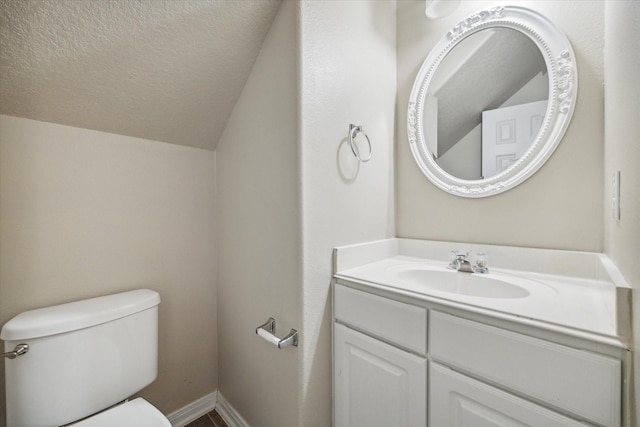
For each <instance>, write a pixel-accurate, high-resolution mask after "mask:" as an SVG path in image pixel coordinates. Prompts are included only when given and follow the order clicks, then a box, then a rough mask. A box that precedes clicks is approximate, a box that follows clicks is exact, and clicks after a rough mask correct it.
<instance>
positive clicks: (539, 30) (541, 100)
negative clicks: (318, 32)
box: [408, 7, 577, 197]
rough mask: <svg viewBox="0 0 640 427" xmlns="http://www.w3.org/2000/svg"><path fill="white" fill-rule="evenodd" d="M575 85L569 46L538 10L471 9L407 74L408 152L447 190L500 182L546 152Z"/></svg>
mask: <svg viewBox="0 0 640 427" xmlns="http://www.w3.org/2000/svg"><path fill="white" fill-rule="evenodd" d="M576 90H577V74H576V69H575V64H574V61H573V52H572V50H571V46H570V45H569V42H568V40H567V39H566V37H565V36H564V35H563V34H562V32H561V31H560V30H559V29H557V28H556V27H555V26H554V25H553V24H551V23H550V22H549V21H548V20H546V18H544V17H543V16H541V15H539V14H537V13H536V12H534V11H531V10H529V9H525V8H519V7H499V8H494V9H489V10H487V11H481V12H478V13H476V14H474V15H471V16H470V17H468V18H467V19H465V20H463V21H461V22H460V23H458V25H456V26H455V27H454V28H453V29H452V30H451V31H450V32H449V33H448V34H447V35H446V36H445V37H444V38H443V39H441V41H440V42H439V44H438V45H437V46H436V47H435V48H434V49H433V50H432V52H431V53H430V54H429V55H428V57H427V59H426V60H425V62H424V64H423V65H422V68H421V69H420V72H419V73H418V77H417V78H416V81H415V82H414V86H413V90H412V92H411V97H410V101H409V110H408V134H409V143H410V145H411V149H412V153H413V155H414V158H415V159H416V161H417V163H418V166H419V167H420V169H421V170H422V172H423V173H424V174H425V175H426V176H427V178H429V179H430V180H431V181H432V182H433V183H434V184H436V186H438V187H439V188H441V189H443V190H445V191H448V192H450V193H453V194H457V195H460V196H465V197H484V196H490V195H493V194H497V193H500V192H502V191H505V190H507V189H509V188H512V187H513V186H515V185H517V184H519V183H520V182H522V181H524V180H525V179H527V178H528V177H529V176H531V175H532V174H533V173H534V172H535V171H536V170H537V169H538V168H539V167H541V166H542V164H543V163H544V161H546V159H547V158H548V157H549V156H550V155H551V153H552V152H553V150H554V149H555V147H556V146H557V144H558V143H559V141H560V139H561V138H562V135H563V134H564V131H565V130H566V127H567V126H568V123H569V119H570V117H571V114H572V112H573V104H574V99H575V94H576Z"/></svg>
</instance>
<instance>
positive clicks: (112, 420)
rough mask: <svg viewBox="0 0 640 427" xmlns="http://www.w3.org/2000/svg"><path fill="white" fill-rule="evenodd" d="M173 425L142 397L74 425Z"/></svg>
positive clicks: (82, 426) (148, 426)
mask: <svg viewBox="0 0 640 427" xmlns="http://www.w3.org/2000/svg"><path fill="white" fill-rule="evenodd" d="M113 426H118V427H171V423H170V422H169V420H168V419H167V418H166V417H165V416H164V415H162V412H160V411H158V410H157V409H156V408H155V407H154V406H153V405H152V404H151V403H149V402H147V401H146V400H144V399H143V398H141V397H138V398H137V399H133V400H130V401H128V402H125V403H123V404H121V405H118V406H115V407H113V408H111V409H109V410H107V411H104V412H100V413H99V414H97V415H94V416H93V417H89V418H87V419H85V420H82V421H80V422H78V423H75V424H73V427H113Z"/></svg>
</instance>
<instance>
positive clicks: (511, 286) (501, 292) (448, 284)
mask: <svg viewBox="0 0 640 427" xmlns="http://www.w3.org/2000/svg"><path fill="white" fill-rule="evenodd" d="M395 274H396V276H397V277H398V279H400V280H403V281H405V282H410V283H411V284H412V285H414V286H416V285H418V286H420V287H424V288H427V289H430V290H433V291H438V292H447V293H453V294H459V295H467V296H472V297H481V298H525V297H527V296H529V294H530V293H529V291H528V290H527V289H525V288H523V287H521V286H518V285H516V284H515V283H511V282H510V281H506V280H501V279H498V278H495V277H492V276H491V275H483V274H477V273H473V274H471V273H460V272H457V271H449V270H430V269H422V268H409V269H402V270H399V271H397V272H395Z"/></svg>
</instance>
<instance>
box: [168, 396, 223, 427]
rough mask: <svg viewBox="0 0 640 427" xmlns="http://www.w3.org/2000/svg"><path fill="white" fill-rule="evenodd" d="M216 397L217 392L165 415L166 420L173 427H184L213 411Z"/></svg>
mask: <svg viewBox="0 0 640 427" xmlns="http://www.w3.org/2000/svg"><path fill="white" fill-rule="evenodd" d="M218 397H219V396H218V392H217V391H214V392H213V393H209V394H207V395H206V396H203V397H201V398H200V399H198V400H196V401H193V402H191V403H189V404H188V405H186V406H184V407H182V408H180V409H178V410H177V411H174V412H172V413H170V414H169V415H167V418H168V419H169V422H170V423H171V425H172V426H173V427H184V426H186V425H187V424H189V423H190V422H191V421H195V420H197V419H198V418H200V417H201V416H203V415H204V414H206V413H208V412H211V411H213V410H214V409H215V407H216V402H217V401H218ZM225 421H226V419H225ZM230 427H231V426H230Z"/></svg>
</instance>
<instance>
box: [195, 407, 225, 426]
mask: <svg viewBox="0 0 640 427" xmlns="http://www.w3.org/2000/svg"><path fill="white" fill-rule="evenodd" d="M185 427H229V426H228V425H227V423H225V422H224V420H223V419H222V417H221V416H220V414H218V412H217V411H216V410H215V409H214V410H213V411H211V412H209V413H208V414H206V415H203V416H201V417H200V418H198V419H197V420H195V421H191V422H190V423H189V424H187V425H186V426H185Z"/></svg>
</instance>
